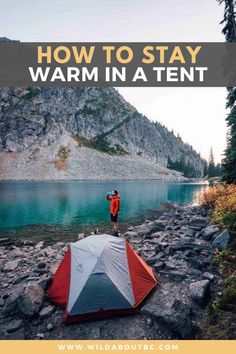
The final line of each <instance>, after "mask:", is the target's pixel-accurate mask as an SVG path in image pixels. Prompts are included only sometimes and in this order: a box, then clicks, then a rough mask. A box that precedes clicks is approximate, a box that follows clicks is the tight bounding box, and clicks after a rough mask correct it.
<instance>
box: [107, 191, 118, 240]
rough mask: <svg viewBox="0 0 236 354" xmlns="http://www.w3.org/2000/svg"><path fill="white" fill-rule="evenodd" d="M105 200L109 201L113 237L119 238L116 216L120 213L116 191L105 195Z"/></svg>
mask: <svg viewBox="0 0 236 354" xmlns="http://www.w3.org/2000/svg"><path fill="white" fill-rule="evenodd" d="M107 200H109V201H110V214H111V222H112V224H113V228H114V236H119V225H118V214H119V211H120V195H119V193H118V191H117V190H115V189H114V190H113V191H112V193H111V194H110V193H107Z"/></svg>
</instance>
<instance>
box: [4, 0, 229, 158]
mask: <svg viewBox="0 0 236 354" xmlns="http://www.w3.org/2000/svg"><path fill="white" fill-rule="evenodd" d="M0 5H1V7H0V8H1V12H0V37H8V38H10V39H18V40H20V41H22V42H35V41H39V42H44V41H45V42H46V41H48V42H63V41H64V42H69V41H70V42H85V41H87V42H106V41H107V42H108V41H113V42H122V41H123V42H128V41H129V42H151V41H152V42H157V43H158V42H168V41H170V42H172V41H173V42H177V41H178V42H223V41H224V37H223V35H222V34H221V26H220V24H219V22H220V21H221V19H222V16H223V6H219V5H218V3H217V2H216V0H191V1H190V0H86V1H84V0H83V1H82V0H50V1H49V0H40V1H37V2H36V1H32V0H21V1H19V0H0ZM118 90H119V92H120V93H121V94H122V95H123V96H124V97H125V99H126V100H127V101H128V102H130V103H131V104H132V105H134V106H135V107H136V108H137V109H138V110H139V111H140V112H142V113H143V114H145V115H146V116H147V117H148V118H149V119H151V120H152V121H159V122H161V123H163V124H164V125H165V126H167V127H168V128H169V129H170V130H171V129H173V130H174V132H175V133H176V134H177V133H179V134H180V136H181V137H182V139H183V140H184V141H185V142H187V143H189V144H191V145H192V146H193V147H194V148H195V149H196V150H197V151H198V152H200V153H201V155H202V156H203V157H204V158H208V155H209V150H210V148H211V147H213V151H214V155H215V159H216V162H219V161H220V160H221V158H222V153H223V151H224V149H225V138H226V131H227V129H226V124H225V117H226V114H227V112H226V110H225V98H226V89H225V88H165V87H164V88H160V87H159V88H158V87H157V88H142V87H138V88H131V87H123V88H119V89H118Z"/></svg>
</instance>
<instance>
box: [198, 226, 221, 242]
mask: <svg viewBox="0 0 236 354" xmlns="http://www.w3.org/2000/svg"><path fill="white" fill-rule="evenodd" d="M219 230H220V229H219V226H218V225H210V226H207V227H205V229H203V230H202V237H203V238H204V239H205V240H210V239H211V238H212V237H213V236H214V235H215V234H216V233H217V232H218V231H219Z"/></svg>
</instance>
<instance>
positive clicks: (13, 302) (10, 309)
mask: <svg viewBox="0 0 236 354" xmlns="http://www.w3.org/2000/svg"><path fill="white" fill-rule="evenodd" d="M18 297H19V294H13V295H11V296H9V297H8V298H7V299H6V302H5V305H4V307H3V309H2V314H3V316H6V317H7V316H9V315H12V314H15V313H16V312H17V299H18Z"/></svg>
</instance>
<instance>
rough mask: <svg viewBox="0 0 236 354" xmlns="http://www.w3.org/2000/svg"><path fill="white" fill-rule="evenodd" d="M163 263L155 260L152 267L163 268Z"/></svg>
mask: <svg viewBox="0 0 236 354" xmlns="http://www.w3.org/2000/svg"><path fill="white" fill-rule="evenodd" d="M163 265H164V263H163V262H160V261H158V262H156V263H155V264H153V268H154V269H155V270H160V269H162V268H163Z"/></svg>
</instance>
